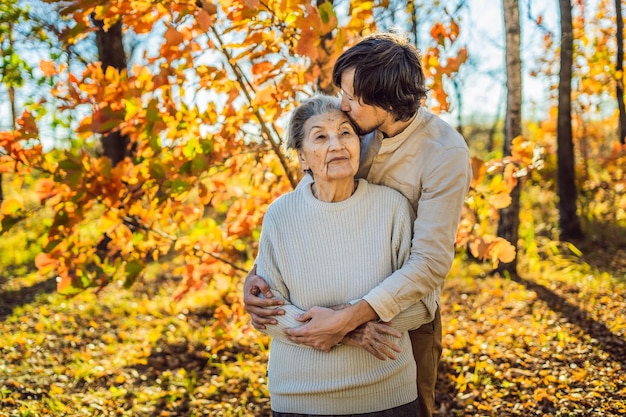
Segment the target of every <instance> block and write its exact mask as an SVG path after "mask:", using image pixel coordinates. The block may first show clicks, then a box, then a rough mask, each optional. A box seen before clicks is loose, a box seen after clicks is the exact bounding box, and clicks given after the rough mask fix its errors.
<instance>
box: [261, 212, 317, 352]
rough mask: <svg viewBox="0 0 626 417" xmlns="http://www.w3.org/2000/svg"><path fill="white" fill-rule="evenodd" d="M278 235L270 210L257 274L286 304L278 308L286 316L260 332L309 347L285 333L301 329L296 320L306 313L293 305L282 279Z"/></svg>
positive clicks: (275, 295)
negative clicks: (290, 329) (295, 341)
mask: <svg viewBox="0 0 626 417" xmlns="http://www.w3.org/2000/svg"><path fill="white" fill-rule="evenodd" d="M277 233H278V230H277V223H276V221H275V218H274V216H273V211H271V210H268V212H267V213H266V214H265V217H264V219H263V226H262V232H261V238H260V239H259V252H258V255H257V259H256V265H257V274H258V275H259V276H262V277H263V279H264V280H265V281H266V282H267V284H268V285H269V286H270V288H271V290H272V294H273V296H274V298H278V299H282V300H283V301H284V302H285V304H284V305H282V306H280V307H276V308H282V309H283V310H285V314H284V315H280V316H275V317H274V318H275V319H276V320H277V321H278V324H275V325H266V326H265V329H262V330H260V331H261V332H262V333H265V334H267V335H269V336H272V337H273V338H275V339H278V340H280V341H281V342H284V343H287V344H292V345H297V346H301V347H308V346H305V345H299V344H297V343H294V342H292V341H290V340H289V339H288V338H287V337H286V335H285V332H284V330H285V329H289V328H294V327H299V326H301V325H302V324H303V323H301V322H299V321H298V320H296V319H295V317H296V316H298V315H300V314H302V313H304V310H302V309H301V308H299V307H298V306H295V305H293V304H292V303H291V300H290V297H289V289H288V288H287V286H286V285H285V282H284V281H283V279H282V275H281V272H280V268H279V267H278V265H279V262H278V257H279V256H280V255H279V254H277V253H276V244H275V239H276V238H277V236H278V235H277ZM311 349H312V348H311Z"/></svg>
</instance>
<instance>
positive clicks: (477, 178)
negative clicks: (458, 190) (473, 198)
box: [471, 157, 487, 188]
mask: <svg viewBox="0 0 626 417" xmlns="http://www.w3.org/2000/svg"><path fill="white" fill-rule="evenodd" d="M471 164H472V188H476V186H477V185H478V184H480V182H481V181H482V180H483V178H484V177H485V173H486V172H487V167H486V166H485V162H484V161H483V160H482V159H480V158H476V157H472V159H471Z"/></svg>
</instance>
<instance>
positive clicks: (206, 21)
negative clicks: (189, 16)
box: [197, 10, 213, 32]
mask: <svg viewBox="0 0 626 417" xmlns="http://www.w3.org/2000/svg"><path fill="white" fill-rule="evenodd" d="M197 19H198V26H200V29H202V31H203V32H208V31H209V29H210V28H211V23H213V19H212V18H211V16H210V15H209V14H208V13H207V12H206V11H205V10H200V11H198V16H197Z"/></svg>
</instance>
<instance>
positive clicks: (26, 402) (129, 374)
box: [0, 243, 626, 417]
mask: <svg viewBox="0 0 626 417" xmlns="http://www.w3.org/2000/svg"><path fill="white" fill-rule="evenodd" d="M588 246H589V247H587V248H585V247H584V245H582V247H580V249H581V251H582V256H578V255H576V254H574V252H576V251H571V250H569V249H568V247H567V245H563V246H562V247H555V251H554V255H552V256H549V257H543V259H542V258H541V257H537V258H536V260H534V261H533V262H530V261H523V262H522V263H521V265H520V270H521V271H523V272H521V273H520V277H513V278H506V277H501V276H498V275H491V274H489V273H488V272H489V271H488V270H487V269H486V267H485V266H484V265H480V264H476V263H472V262H469V261H460V260H457V262H456V263H455V265H454V266H453V270H452V272H451V274H450V278H449V279H448V281H447V284H446V288H445V290H444V295H443V299H442V316H443V325H444V353H443V358H442V362H441V366H440V369H439V380H438V389H437V405H438V408H439V412H438V416H441V417H444V416H509V415H510V416H576V415H581V416H620V415H626V246H624V245H622V246H619V245H613V246H609V244H608V243H607V245H606V246H598V245H588ZM570 248H571V247H570ZM1 274H2V275H0V335H2V336H0V416H11V417H12V416H20V417H24V416H261V417H262V416H269V415H270V407H269V399H268V394H267V387H266V380H265V369H266V367H265V365H266V362H267V354H268V351H267V345H268V340H267V338H266V337H264V336H261V335H259V334H258V333H256V332H255V331H254V330H253V329H251V328H250V326H249V325H248V324H247V318H246V316H245V313H244V311H243V309H242V306H241V304H240V301H239V290H240V284H239V282H231V281H230V280H228V279H214V280H213V281H211V282H210V284H208V285H207V286H206V287H204V288H203V289H201V290H199V291H197V292H195V293H192V294H190V295H188V296H187V297H186V298H185V299H183V300H182V301H178V302H174V301H173V300H172V296H171V294H172V293H173V291H174V286H175V285H176V280H175V279H173V278H172V277H170V276H169V275H168V273H167V272H163V271H158V270H157V271H155V273H154V274H153V276H154V278H152V279H147V280H145V281H143V282H141V283H137V284H136V285H134V286H133V287H132V288H130V289H124V288H121V287H119V286H117V285H110V286H109V287H107V288H105V289H104V290H102V291H100V292H99V293H97V294H96V293H95V292H94V291H86V292H84V293H82V294H79V295H77V296H74V297H72V298H67V297H64V296H62V295H60V294H58V293H56V292H55V280H54V279H53V278H39V277H37V276H36V275H35V274H33V273H28V272H27V271H24V272H22V271H19V270H10V269H6V270H4V271H3V272H2V273H1ZM16 276H20V278H17V277H16Z"/></svg>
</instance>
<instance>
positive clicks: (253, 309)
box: [243, 265, 285, 329]
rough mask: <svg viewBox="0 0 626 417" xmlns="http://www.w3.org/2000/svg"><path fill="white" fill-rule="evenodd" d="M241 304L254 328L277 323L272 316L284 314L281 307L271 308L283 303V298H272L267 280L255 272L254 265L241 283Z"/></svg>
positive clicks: (262, 327) (263, 327)
mask: <svg viewBox="0 0 626 417" xmlns="http://www.w3.org/2000/svg"><path fill="white" fill-rule="evenodd" d="M259 295H263V296H262V297H260V296H259ZM243 304H244V308H245V309H246V311H247V312H248V314H250V318H251V319H252V325H253V326H254V327H255V328H256V329H265V325H266V324H276V323H278V322H277V321H276V319H274V318H272V316H278V315H282V314H285V310H283V309H279V308H272V307H276V306H281V305H283V304H284V303H283V300H281V299H278V298H273V294H272V291H270V287H269V285H267V282H265V280H264V279H263V278H261V277H260V276H258V275H257V274H256V265H254V267H253V268H252V270H251V271H250V272H249V273H248V275H247V276H246V281H245V282H244V285H243Z"/></svg>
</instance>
